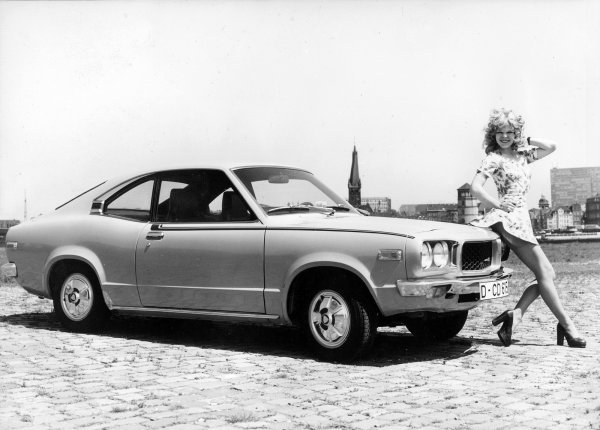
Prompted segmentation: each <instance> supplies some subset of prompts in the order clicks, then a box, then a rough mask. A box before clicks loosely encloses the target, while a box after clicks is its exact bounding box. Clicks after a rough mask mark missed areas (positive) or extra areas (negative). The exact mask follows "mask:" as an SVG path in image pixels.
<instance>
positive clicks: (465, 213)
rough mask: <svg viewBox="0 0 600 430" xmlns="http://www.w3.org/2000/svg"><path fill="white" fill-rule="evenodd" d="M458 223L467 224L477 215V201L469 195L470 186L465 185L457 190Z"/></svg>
mask: <svg viewBox="0 0 600 430" xmlns="http://www.w3.org/2000/svg"><path fill="white" fill-rule="evenodd" d="M457 191H458V223H459V224H469V223H470V222H471V221H473V220H474V219H475V218H477V216H478V215H479V200H477V199H476V198H475V197H473V196H472V195H471V186H470V185H469V184H467V183H465V184H464V185H463V186H462V187H460V188H459V189H458V190H457Z"/></svg>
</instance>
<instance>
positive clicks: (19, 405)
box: [0, 259, 600, 429]
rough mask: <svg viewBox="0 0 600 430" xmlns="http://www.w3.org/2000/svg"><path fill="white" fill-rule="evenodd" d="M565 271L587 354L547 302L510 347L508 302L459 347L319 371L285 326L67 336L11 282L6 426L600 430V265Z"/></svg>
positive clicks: (138, 329) (395, 339)
mask: <svg viewBox="0 0 600 430" xmlns="http://www.w3.org/2000/svg"><path fill="white" fill-rule="evenodd" d="M509 263H510V261H509ZM512 263H513V264H512V265H511V264H509V265H508V266H509V267H515V265H516V266H517V267H516V268H517V269H519V265H518V263H515V262H514V261H513V262H512ZM555 267H556V269H557V272H558V274H559V279H558V287H559V289H560V294H561V297H562V298H563V300H564V302H565V305H566V307H567V309H568V311H569V312H570V314H571V315H572V316H573V318H574V320H575V321H576V322H577V323H578V325H579V327H580V330H581V331H582V334H583V335H584V336H585V337H586V338H587V341H588V347H587V348H586V349H575V348H568V347H566V346H563V347H560V346H556V339H555V337H556V328H555V327H556V324H555V320H554V318H553V317H552V315H551V314H550V312H549V311H548V309H547V308H546V307H545V306H544V305H543V303H542V302H541V301H540V300H538V301H537V302H536V303H535V304H534V305H533V306H532V309H531V312H530V313H529V314H527V318H526V321H525V322H524V323H523V325H522V326H521V327H519V329H518V332H517V333H516V334H515V337H516V340H517V342H516V343H515V344H514V345H513V346H511V347H510V348H504V347H502V346H501V345H500V342H499V341H498V338H497V336H496V333H495V330H494V328H493V327H492V326H491V325H490V322H489V321H490V319H491V317H493V316H495V315H496V314H497V313H499V312H500V311H502V310H503V309H504V308H506V307H508V306H509V305H511V304H514V302H515V301H516V294H514V295H512V296H511V297H508V298H505V299H501V300H496V301H494V302H489V303H483V304H482V305H481V306H479V307H478V308H476V309H475V310H473V311H472V312H471V313H470V316H469V320H468V321H467V325H466V326H465V328H464V329H463V331H462V332H461V333H460V335H459V336H458V337H456V338H454V339H452V340H451V341H449V342H443V343H439V344H420V343H419V342H417V341H416V340H415V338H414V337H413V336H411V335H410V334H409V333H408V332H406V330H405V329H404V328H393V329H380V332H379V335H378V337H377V340H376V344H375V348H374V350H373V353H372V354H371V355H370V356H369V357H367V358H366V359H364V360H363V361H360V362H358V363H356V364H353V365H341V364H334V363H324V362H319V361H316V360H315V359H313V358H312V357H311V356H310V355H309V353H308V352H307V350H306V349H305V347H304V345H303V343H302V341H301V340H300V336H299V335H298V333H296V332H295V331H294V330H291V329H282V328H261V327H254V326H232V325H225V324H215V323H207V322H199V321H175V320H165V319H145V318H125V317H119V318H113V320H112V321H111V322H110V324H109V326H108V329H107V330H106V331H105V332H103V333H102V334H99V335H89V334H75V333H70V332H67V331H65V330H63V329H62V328H61V327H60V326H59V324H58V322H57V321H56V319H55V318H54V315H53V314H52V313H51V311H52V304H51V302H50V301H48V300H40V299H38V298H36V297H34V296H31V295H29V294H27V293H25V292H24V291H23V290H22V289H21V288H20V287H17V286H14V285H6V284H2V287H0V428H2V429H16V428H28V429H30V428H40V429H42V428H52V429H53V428H57V429H69V428H77V427H86V428H110V429H114V428H120V427H121V428H126V429H154V428H163V427H169V428H174V429H188V428H190V429H191V428H211V429H213V428H239V429H248V428H250V429H253V428H269V429H271V428H272V429H292V428H294V429H295V428H301V429H302V428H303V429H321V428H322V429H329V428H336V429H367V428H369V429H370V428H386V429H403V428H432V429H433V428H436V429H437V428H448V429H465V428H469V429H501V428H511V429H515V428H516V429H519V428H522V429H530V428H540V429H541V428H543V429H548V428H552V429H561V428H563V429H585V428H593V429H600V317H599V315H600V291H599V287H600V259H596V260H595V261H594V260H590V261H584V262H579V263H564V264H558V265H557V266H555ZM520 268H521V270H520V271H519V270H517V272H516V274H515V276H514V277H513V284H512V285H514V286H515V289H516V290H517V291H516V292H518V290H519V289H521V288H522V285H524V283H525V280H526V276H527V275H526V274H525V273H524V271H523V270H522V266H520Z"/></svg>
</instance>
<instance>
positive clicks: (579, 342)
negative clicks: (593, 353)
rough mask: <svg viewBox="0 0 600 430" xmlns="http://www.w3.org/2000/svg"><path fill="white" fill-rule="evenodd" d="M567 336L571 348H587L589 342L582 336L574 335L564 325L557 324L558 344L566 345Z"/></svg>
mask: <svg viewBox="0 0 600 430" xmlns="http://www.w3.org/2000/svg"><path fill="white" fill-rule="evenodd" d="M565 338H567V343H568V344H569V346H570V347H571V348H585V346H586V345H587V342H586V341H585V339H584V338H582V337H572V336H571V335H570V334H569V333H567V331H566V330H565V328H564V327H563V326H561V325H560V324H557V326H556V344H557V345H564V341H565Z"/></svg>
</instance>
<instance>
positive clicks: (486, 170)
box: [470, 148, 538, 245]
mask: <svg viewBox="0 0 600 430" xmlns="http://www.w3.org/2000/svg"><path fill="white" fill-rule="evenodd" d="M536 149H537V148H533V149H530V150H528V151H523V152H518V153H517V155H516V158H514V159H511V158H508V157H503V156H502V154H501V153H500V152H499V151H498V152H490V153H489V154H488V155H487V156H486V157H485V158H484V159H483V161H482V163H481V167H480V168H479V169H477V172H478V173H483V174H484V175H485V176H486V177H488V178H492V179H493V180H494V183H495V184H496V189H497V190H498V197H499V198H500V202H501V203H503V202H511V203H513V204H514V205H515V209H514V210H513V211H512V212H506V211H504V210H502V209H496V208H494V209H492V210H490V211H489V212H487V213H486V214H485V215H483V216H480V217H478V218H476V219H475V220H473V221H471V223H470V224H471V225H474V226H476V227H491V226H493V225H495V224H497V223H502V226H503V227H504V229H505V230H506V231H507V232H508V233H510V234H511V235H513V236H516V237H518V238H519V239H522V240H525V241H527V242H530V243H533V244H536V245H537V243H538V242H537V240H536V239H535V236H534V235H533V229H532V228H531V220H530V218H529V211H528V210H527V192H528V191H529V185H530V183H531V172H530V170H529V163H533V162H534V161H535V160H537V151H536Z"/></svg>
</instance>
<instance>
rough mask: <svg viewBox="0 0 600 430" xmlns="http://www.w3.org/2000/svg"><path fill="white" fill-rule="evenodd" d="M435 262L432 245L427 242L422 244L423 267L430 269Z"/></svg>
mask: <svg viewBox="0 0 600 430" xmlns="http://www.w3.org/2000/svg"><path fill="white" fill-rule="evenodd" d="M432 262H433V252H432V251H431V245H430V244H428V243H427V242H425V243H424V244H423V245H422V246H421V267H422V268H423V269H428V268H430V267H431V263H432Z"/></svg>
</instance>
